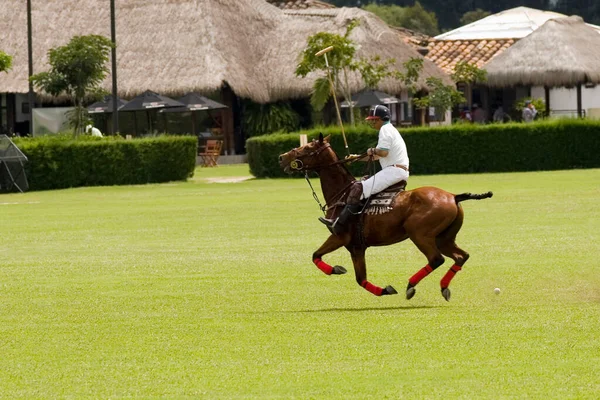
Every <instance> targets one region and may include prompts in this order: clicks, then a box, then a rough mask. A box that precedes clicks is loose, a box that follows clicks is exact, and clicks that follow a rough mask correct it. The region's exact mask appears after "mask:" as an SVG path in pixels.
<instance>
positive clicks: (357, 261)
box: [348, 248, 398, 296]
mask: <svg viewBox="0 0 600 400" xmlns="http://www.w3.org/2000/svg"><path fill="white" fill-rule="evenodd" d="M348 251H350V255H351V256H352V263H353V264H354V273H355V275H356V282H358V284H359V285H360V286H362V287H363V288H365V289H366V290H368V291H369V292H371V293H373V294H374V295H375V296H384V295H386V294H397V293H398V292H397V291H396V289H394V288H393V287H392V286H386V287H385V288H382V287H379V286H376V285H373V284H372V283H371V282H369V281H368V280H367V263H366V262H365V249H362V248H349V249H348Z"/></svg>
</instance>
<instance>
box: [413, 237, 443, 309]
mask: <svg viewBox="0 0 600 400" xmlns="http://www.w3.org/2000/svg"><path fill="white" fill-rule="evenodd" d="M410 239H411V240H412V241H413V243H414V244H415V245H416V246H417V247H418V248H419V250H421V253H423V254H424V255H425V257H427V265H426V266H424V267H423V268H421V269H420V270H419V271H417V273H416V274H414V275H413V276H411V277H410V279H409V280H408V286H407V287H406V299H407V300H410V299H412V298H413V296H414V295H415V293H416V292H417V291H416V289H415V286H417V284H418V283H419V282H420V281H421V280H422V279H423V278H425V277H426V276H427V275H429V274H430V273H431V272H433V271H434V270H435V269H436V268H437V267H439V266H440V265H442V264H443V263H444V257H443V256H442V253H441V252H440V250H439V249H438V248H437V246H436V243H435V238H432V237H428V236H414V237H413V236H411V237H410Z"/></svg>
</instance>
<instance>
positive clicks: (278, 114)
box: [242, 100, 300, 137]
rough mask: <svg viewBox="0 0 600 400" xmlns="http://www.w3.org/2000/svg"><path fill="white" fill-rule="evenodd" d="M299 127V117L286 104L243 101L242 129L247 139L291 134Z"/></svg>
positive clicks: (281, 102)
mask: <svg viewBox="0 0 600 400" xmlns="http://www.w3.org/2000/svg"><path fill="white" fill-rule="evenodd" d="M299 126H300V116H299V115H298V113H297V112H296V111H294V110H293V109H292V107H291V105H290V104H289V103H288V102H284V101H280V102H277V103H269V104H259V103H255V102H253V101H250V100H245V101H244V113H243V116H242V129H243V130H244V132H246V135H247V136H248V137H251V136H259V135H265V134H269V133H273V132H281V131H283V132H291V131H294V130H296V129H298V128H299Z"/></svg>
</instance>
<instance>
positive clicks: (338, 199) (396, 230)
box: [279, 134, 492, 301]
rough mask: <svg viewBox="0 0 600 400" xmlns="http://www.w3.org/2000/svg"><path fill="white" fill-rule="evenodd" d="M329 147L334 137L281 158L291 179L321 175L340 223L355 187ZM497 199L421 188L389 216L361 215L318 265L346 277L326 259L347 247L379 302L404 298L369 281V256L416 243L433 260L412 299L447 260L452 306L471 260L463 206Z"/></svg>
mask: <svg viewBox="0 0 600 400" xmlns="http://www.w3.org/2000/svg"><path fill="white" fill-rule="evenodd" d="M344 163H345V160H339V158H338V156H337V155H336V154H335V152H334V151H333V149H332V148H331V146H330V144H329V137H327V138H325V139H324V138H323V135H322V134H321V135H320V136H319V140H313V141H312V142H310V143H308V144H306V145H304V146H301V147H298V148H295V149H293V150H291V151H289V152H287V153H284V154H282V155H280V156H279V164H280V166H281V167H282V168H283V169H284V171H285V172H287V173H292V172H294V171H316V172H317V173H318V174H319V177H320V179H321V189H322V191H323V196H324V197H325V201H326V203H327V215H326V216H327V218H335V217H336V216H337V215H338V214H339V213H340V211H341V209H342V208H343V205H344V202H343V200H345V198H346V197H347V195H348V191H349V189H350V187H351V185H352V182H354V181H355V179H354V177H353V176H352V174H351V173H350V172H349V171H348V169H347V168H346V167H345V165H344ZM488 197H492V193H491V192H488V193H484V194H480V195H473V194H470V193H462V194H458V195H454V194H452V193H449V192H446V191H444V190H441V189H438V188H435V187H421V188H417V189H414V190H409V191H404V192H401V193H400V194H399V195H398V196H396V197H395V199H394V201H393V203H392V205H391V207H392V208H391V210H390V211H389V212H387V213H385V214H379V215H366V214H361V215H360V217H359V218H355V219H357V221H355V222H356V223H354V224H352V226H351V227H349V228H348V229H347V231H346V232H344V233H343V234H341V235H339V236H336V235H333V234H332V235H331V236H329V238H328V239H327V240H326V241H325V243H323V245H322V246H321V247H320V248H319V249H318V250H317V251H315V252H314V253H313V262H314V264H315V265H316V266H317V267H318V268H319V269H320V270H321V271H323V272H324V273H326V274H327V275H331V274H336V275H341V274H345V273H346V269H345V268H344V267H342V266H339V265H336V266H334V267H332V266H331V265H329V264H327V263H325V262H324V261H323V260H322V257H323V256H324V255H325V254H328V253H331V252H333V251H335V250H337V249H339V248H340V247H342V246H344V247H346V249H347V250H348V251H349V252H350V255H351V257H352V262H353V264H354V272H355V275H356V281H357V282H358V284H359V285H360V286H362V287H363V288H365V289H366V290H368V291H369V292H371V293H373V294H375V295H376V296H382V295H389V294H396V293H398V292H397V291H396V290H395V289H394V288H393V287H392V286H387V287H385V288H382V287H379V286H376V285H374V284H372V283H371V282H369V281H368V280H367V266H366V263H365V251H366V249H367V248H368V247H371V246H387V245H390V244H393V243H398V242H401V241H403V240H406V239H410V240H412V242H413V243H414V244H415V246H417V248H418V249H419V250H420V251H421V252H422V253H423V254H424V255H425V257H426V258H427V265H426V266H425V267H423V268H422V269H420V270H419V271H418V272H417V273H416V274H415V275H413V276H412V277H411V278H410V279H409V281H408V287H407V288H406V298H407V299H409V300H410V299H411V298H412V297H413V296H414V295H415V292H416V290H415V286H416V285H417V283H419V281H420V280H421V279H423V278H424V277H425V276H427V275H428V274H429V273H431V272H432V271H433V270H435V269H436V268H437V267H439V266H440V265H442V264H443V263H444V257H443V256H446V257H450V258H452V259H453V260H454V265H453V266H452V267H451V268H450V269H449V270H448V272H447V273H446V274H445V276H444V277H443V278H442V280H441V282H440V284H441V289H442V295H443V296H444V298H445V299H446V300H448V301H449V300H450V289H449V288H448V286H449V284H450V281H451V280H452V278H454V275H455V274H456V273H457V272H458V271H460V270H461V268H462V267H463V265H464V264H465V262H467V260H468V259H469V254H468V253H467V252H466V251H464V250H462V249H461V248H459V247H458V246H457V245H456V243H455V240H456V235H457V233H458V231H459V230H460V228H461V226H462V223H463V210H462V207H461V206H460V204H459V203H460V202H461V201H464V200H471V199H476V200H479V199H485V198H488Z"/></svg>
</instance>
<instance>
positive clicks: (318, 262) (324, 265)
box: [313, 258, 333, 275]
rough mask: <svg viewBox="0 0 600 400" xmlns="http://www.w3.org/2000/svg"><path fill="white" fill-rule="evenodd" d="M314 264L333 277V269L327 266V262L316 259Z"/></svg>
mask: <svg viewBox="0 0 600 400" xmlns="http://www.w3.org/2000/svg"><path fill="white" fill-rule="evenodd" d="M313 262H314V263H315V265H316V266H317V268H319V269H320V270H321V271H323V272H325V273H326V274H327V275H331V273H332V272H333V267H332V266H331V265H329V264H327V263H326V262H325V261H323V260H321V259H320V258H315V259H314V260H313Z"/></svg>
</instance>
